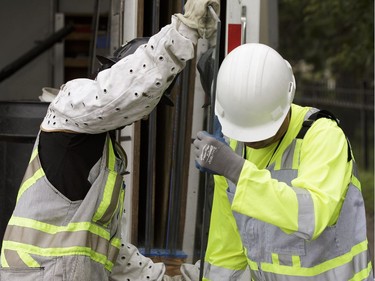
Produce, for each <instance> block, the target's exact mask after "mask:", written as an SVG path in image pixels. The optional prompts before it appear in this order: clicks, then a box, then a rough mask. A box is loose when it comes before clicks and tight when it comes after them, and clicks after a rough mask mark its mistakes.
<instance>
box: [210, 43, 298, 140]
mask: <svg viewBox="0 0 375 281" xmlns="http://www.w3.org/2000/svg"><path fill="white" fill-rule="evenodd" d="M295 89H296V82H295V79H294V76H293V71H292V68H291V66H290V64H289V63H288V62H287V61H286V60H284V59H283V58H282V57H281V56H280V55H279V54H278V53H277V52H276V51H275V50H274V49H272V48H270V47H268V46H266V45H263V44H258V43H248V44H243V45H240V46H239V47H237V48H235V49H234V50H233V51H231V52H230V53H229V54H228V55H227V56H226V58H225V59H224V61H223V62H222V64H221V66H220V69H219V73H218V78H217V91H216V102H215V114H216V115H217V116H218V118H219V121H220V123H221V125H222V132H223V134H224V135H226V136H228V137H230V138H232V139H235V140H238V141H243V142H255V141H260V140H265V139H268V138H270V137H272V136H274V135H275V134H276V133H277V131H278V129H279V128H280V126H281V124H282V123H283V121H284V119H285V117H286V115H287V113H288V111H289V108H290V105H291V103H292V101H293V98H294V92H295Z"/></svg>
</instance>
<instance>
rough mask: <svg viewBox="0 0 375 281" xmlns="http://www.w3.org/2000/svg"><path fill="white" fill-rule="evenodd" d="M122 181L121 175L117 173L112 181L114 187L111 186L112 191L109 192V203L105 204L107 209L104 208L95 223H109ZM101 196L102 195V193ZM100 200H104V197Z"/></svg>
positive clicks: (116, 203) (114, 209)
mask: <svg viewBox="0 0 375 281" xmlns="http://www.w3.org/2000/svg"><path fill="white" fill-rule="evenodd" d="M107 180H108V179H107ZM122 182H123V178H122V176H120V175H117V176H116V180H115V183H114V188H113V191H112V194H111V199H110V202H109V205H108V206H107V209H106V210H105V212H104V214H103V215H102V217H101V218H100V219H99V220H98V221H96V222H97V223H99V224H102V225H107V224H108V223H110V221H111V219H112V217H113V215H114V214H115V211H116V209H117V206H118V202H119V195H120V191H121V187H122ZM103 197H104V193H103ZM102 200H104V198H102Z"/></svg>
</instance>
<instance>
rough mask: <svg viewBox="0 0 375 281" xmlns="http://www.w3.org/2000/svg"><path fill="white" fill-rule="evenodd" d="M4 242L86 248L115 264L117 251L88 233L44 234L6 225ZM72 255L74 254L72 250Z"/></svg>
mask: <svg viewBox="0 0 375 281" xmlns="http://www.w3.org/2000/svg"><path fill="white" fill-rule="evenodd" d="M4 241H11V242H17V243H22V244H28V245H33V246H37V247H40V248H45V249H46V250H45V251H46V253H47V252H48V250H47V249H48V248H69V247H88V248H90V249H92V250H93V251H95V252H97V253H99V254H102V255H105V256H107V258H108V259H109V260H110V261H112V262H115V259H116V257H117V254H118V252H119V249H118V248H116V247H114V246H113V245H111V244H110V242H109V241H108V240H106V239H104V238H102V237H100V236H98V235H96V234H94V233H91V232H89V231H82V230H80V231H63V232H58V233H56V234H49V233H45V232H42V231H39V230H36V229H32V228H27V227H22V226H16V225H8V227H7V229H6V233H5V235H4ZM72 251H73V252H72V255H74V254H76V253H75V252H74V250H72Z"/></svg>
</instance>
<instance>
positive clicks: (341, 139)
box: [204, 104, 372, 281]
mask: <svg viewBox="0 0 375 281" xmlns="http://www.w3.org/2000/svg"><path fill="white" fill-rule="evenodd" d="M313 110H314V109H312V108H308V107H300V106H297V105H294V104H293V105H292V108H291V112H292V114H291V122H290V125H289V128H288V130H287V132H286V134H285V135H284V137H283V138H282V140H281V141H280V143H274V144H272V145H270V146H268V147H265V148H262V149H251V148H249V147H246V149H244V147H245V146H244V145H243V144H242V143H237V142H236V141H233V140H231V141H230V146H231V147H232V148H233V149H234V150H235V151H236V152H237V153H240V154H242V155H243V156H244V157H245V159H247V160H248V161H245V164H244V166H243V168H242V171H241V174H240V177H239V180H238V183H237V186H235V185H234V184H233V183H231V182H230V181H229V180H227V179H225V178H224V177H222V176H215V192H214V198H213V207H212V214H211V222H210V231H209V237H208V246H207V251H206V256H205V267H204V268H205V272H204V280H215V281H218V280H220V281H221V280H238V276H240V275H241V274H242V272H243V271H244V270H245V268H246V267H247V266H249V268H250V271H251V276H252V279H253V280H265V281H269V280H272V281H273V280H277V281H280V280H285V281H297V280H298V281H301V280H309V281H322V280H329V281H333V280H340V281H341V280H342V281H343V280H372V266H371V262H370V259H369V254H368V243H367V238H366V219H365V210H364V203H363V199H362V195H361V189H360V183H359V181H358V179H357V177H356V171H355V163H354V159H353V157H348V153H350V149H348V142H347V139H346V137H345V135H344V133H343V132H342V130H341V128H340V127H339V126H338V125H337V123H336V122H335V121H333V120H331V119H328V118H320V119H318V120H316V121H315V122H314V123H313V124H312V125H311V128H309V130H308V131H307V133H306V135H305V136H304V138H303V139H297V138H296V137H297V135H298V133H299V131H300V129H301V127H302V124H303V122H304V120H305V119H307V118H308V117H309V116H310V115H311V113H312V112H313Z"/></svg>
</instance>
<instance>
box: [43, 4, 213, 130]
mask: <svg viewBox="0 0 375 281" xmlns="http://www.w3.org/2000/svg"><path fill="white" fill-rule="evenodd" d="M208 5H211V6H213V7H214V8H215V9H216V11H217V12H219V1H218V0H190V1H188V2H187V3H186V6H185V14H184V15H181V14H177V15H175V16H173V17H172V23H171V24H169V25H167V26H165V27H164V28H162V29H161V30H160V32H159V33H157V34H155V35H154V36H152V37H151V38H150V40H149V42H148V43H147V44H145V45H142V46H140V47H139V48H138V49H137V50H136V52H135V53H134V54H132V55H129V56H127V57H125V58H123V59H122V60H120V61H119V62H117V63H116V64H115V65H113V66H112V67H111V68H109V69H106V70H103V71H101V72H99V74H98V76H97V78H96V80H91V79H84V78H82V79H75V80H72V81H69V82H67V83H66V84H65V85H63V86H62V87H61V89H60V92H59V94H58V95H57V97H56V98H55V99H54V101H53V102H52V103H51V104H50V107H49V109H48V112H47V115H46V117H45V119H44V120H43V123H42V125H41V128H42V130H44V131H73V132H78V133H90V134H96V133H102V132H104V131H110V130H113V129H117V128H119V127H122V126H125V125H128V124H131V123H133V122H135V121H137V120H140V119H142V118H144V117H145V116H147V115H148V114H149V113H150V112H151V111H152V110H153V109H154V108H155V106H156V105H157V104H158V102H159V100H160V98H161V96H162V94H163V93H164V91H165V90H166V89H167V88H168V86H169V85H170V84H171V82H172V81H173V79H174V77H175V76H176V75H177V74H178V73H179V72H180V71H182V69H183V68H184V67H185V65H186V62H187V61H188V60H191V59H192V58H193V57H194V53H195V52H194V45H195V44H196V43H197V40H198V37H199V36H202V35H203V36H204V34H208V35H209V36H214V34H215V27H216V25H215V24H214V22H212V21H211V20H208V19H209V17H210V16H209V13H208V8H207V6H208ZM207 17H208V19H207ZM202 23H203V24H202Z"/></svg>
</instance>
